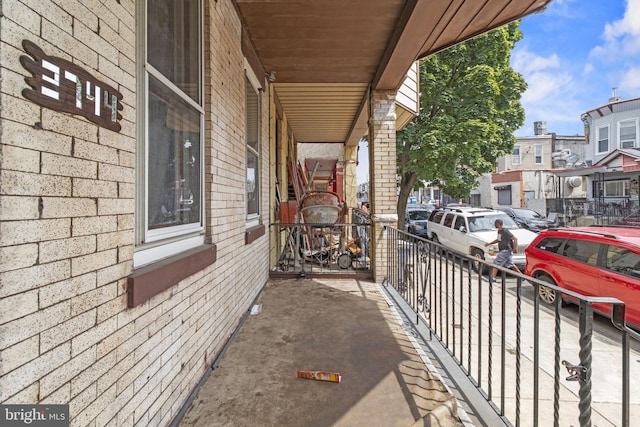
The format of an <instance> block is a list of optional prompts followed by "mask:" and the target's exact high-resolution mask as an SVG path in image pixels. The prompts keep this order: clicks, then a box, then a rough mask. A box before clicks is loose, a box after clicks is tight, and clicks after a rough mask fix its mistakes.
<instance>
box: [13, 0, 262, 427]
mask: <svg viewBox="0 0 640 427" xmlns="http://www.w3.org/2000/svg"><path fill="white" fill-rule="evenodd" d="M209 3H210V4H209ZM209 3H208V5H207V7H211V10H210V11H209V12H210V13H209V14H208V16H209V17H210V19H211V21H210V22H209V23H207V24H206V25H205V26H206V29H205V48H206V49H209V50H210V51H211V52H210V55H208V56H207V57H208V58H210V62H209V63H208V64H206V65H205V69H207V70H208V72H209V73H210V75H211V76H212V78H213V79H215V80H213V81H208V82H206V84H205V86H206V88H205V91H206V98H207V102H206V105H207V108H208V109H210V110H207V111H206V116H205V118H206V125H205V128H206V129H207V131H206V135H205V136H206V138H205V141H204V142H205V154H206V159H207V160H206V162H207V169H206V171H205V175H206V189H207V197H206V198H207V201H208V202H207V210H206V214H205V217H206V228H207V234H208V235H210V236H211V240H212V241H213V243H215V244H216V245H217V249H218V260H217V262H216V263H215V264H214V265H212V266H211V267H209V268H207V269H206V270H204V271H201V272H199V273H197V274H195V275H193V276H192V277H189V278H187V279H185V280H184V281H182V282H181V283H179V284H177V285H175V286H174V287H173V288H171V289H169V290H167V291H165V292H162V293H160V294H159V295H156V296H154V297H153V298H151V299H150V300H149V301H147V302H145V303H143V304H141V305H139V306H137V307H135V308H127V305H126V304H127V298H126V297H127V295H126V278H127V276H128V275H129V274H131V272H132V271H133V262H132V258H133V252H134V246H133V243H134V227H135V223H134V209H135V196H136V187H135V176H136V175H135V166H136V139H135V137H136V123H137V120H138V118H137V116H136V111H135V106H136V80H135V69H136V63H135V59H136V52H135V37H136V35H135V33H134V29H135V28H136V22H135V2H132V1H123V2H113V4H109V5H107V4H106V3H104V2H97V1H96V2H93V1H92V2H80V1H76V0H65V1H63V0H42V1H38V2H32V1H28V2H27V1H26V0H25V1H20V0H16V1H12V2H9V3H7V4H6V5H5V4H3V14H4V15H3V16H2V17H1V18H0V20H1V22H0V35H1V38H2V40H1V43H2V46H1V49H0V52H2V65H1V66H0V73H1V75H0V77H2V78H0V107H1V110H0V120H1V121H2V122H1V123H0V125H1V126H2V132H3V134H2V141H1V145H0V150H2V153H1V154H2V156H0V159H1V161H2V164H1V165H0V275H1V276H0V283H1V286H0V298H2V299H1V300H0V402H2V403H37V402H43V403H45V402H46V403H69V405H70V415H71V425H72V426H93V425H95V426H104V425H114V426H121V425H133V424H134V423H138V424H139V425H167V424H169V423H170V422H171V420H172V419H173V418H174V417H175V415H176V414H177V412H178V411H179V409H180V407H181V406H182V404H183V403H184V402H185V401H186V399H187V397H188V396H189V393H190V392H191V391H192V390H193V388H194V387H195V386H196V384H197V383H198V381H199V380H200V378H201V377H202V375H203V374H204V373H205V371H206V370H207V369H208V367H209V366H210V365H211V363H212V362H213V360H214V358H215V356H216V355H217V354H218V353H219V352H220V350H221V348H222V346H223V345H224V343H225V341H226V339H227V337H228V336H229V335H230V334H231V333H232V332H233V330H234V329H235V327H236V326H237V325H238V322H239V320H240V318H241V316H242V315H243V314H244V313H245V312H246V310H247V309H248V308H249V307H250V303H251V302H252V301H253V299H254V298H255V296H256V295H257V293H258V292H259V290H260V289H261V288H262V286H263V285H264V284H265V282H266V280H267V277H268V271H269V268H268V267H269V265H268V241H267V239H268V237H267V236H268V235H269V233H266V234H265V236H264V237H262V238H260V239H258V240H256V241H255V242H253V243H252V244H251V245H250V246H246V245H245V244H244V239H245V236H244V232H245V228H246V227H245V210H246V206H245V203H246V202H245V175H246V171H245V147H244V136H243V135H244V119H243V115H244V70H243V64H244V61H243V57H242V53H241V50H240V34H241V27H240V21H239V19H238V17H237V15H236V12H235V9H234V6H233V4H232V3H231V1H230V0H218V1H217V2H209ZM23 39H27V40H30V41H32V42H34V43H36V44H37V45H38V46H40V47H42V49H43V50H44V51H45V53H47V54H48V55H54V56H59V57H61V58H64V59H67V60H70V61H72V62H74V63H76V64H78V66H81V67H83V68H85V69H86V70H87V71H88V72H89V73H91V74H92V75H94V76H95V77H96V78H98V79H100V80H102V81H104V82H106V83H109V84H111V85H112V86H114V87H116V88H117V89H118V90H119V91H120V92H121V93H122V94H123V95H124V99H123V105H124V110H123V111H122V115H123V120H122V121H121V125H122V130H121V132H119V133H115V132H112V131H109V130H106V129H103V128H100V127H98V126H97V125H95V124H93V123H91V122H89V121H87V120H85V119H84V118H82V117H79V116H74V115H70V114H66V113H60V112H57V111H54V110H50V109H47V108H42V107H39V106H38V105H36V104H34V103H32V102H30V101H28V100H26V99H25V98H23V97H22V95H21V92H22V90H23V89H24V88H25V83H24V77H25V76H27V75H28V72H27V71H26V70H24V68H22V66H21V65H20V63H19V57H20V56H21V55H24V54H25V52H24V51H23V49H22V45H21V42H22V40H23ZM219 81H223V82H224V83H225V84H224V85H221V84H219V83H218V82H219ZM262 93H263V95H262V96H263V98H262V101H263V108H262V112H263V129H262V135H263V142H262V146H261V153H262V163H261V167H262V170H261V176H260V182H261V185H262V191H261V194H262V202H261V212H262V215H263V216H262V223H263V224H265V225H266V226H267V227H268V224H269V222H270V218H269V216H268V215H269V205H268V194H269V175H268V171H269V158H268V153H269V142H268V135H269V128H268V120H267V119H268V112H269V108H268V103H269V100H268V98H267V96H266V94H268V93H269V91H263V92H262ZM249 263H250V264H251V265H252V267H253V268H251V269H250V270H249V271H247V269H246V268H245V267H246V265H248V264H249Z"/></svg>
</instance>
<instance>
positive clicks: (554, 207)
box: [475, 91, 640, 225]
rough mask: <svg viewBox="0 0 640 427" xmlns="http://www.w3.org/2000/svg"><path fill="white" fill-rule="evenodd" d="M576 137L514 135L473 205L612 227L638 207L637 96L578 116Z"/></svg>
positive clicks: (539, 129)
mask: <svg viewBox="0 0 640 427" xmlns="http://www.w3.org/2000/svg"><path fill="white" fill-rule="evenodd" d="M581 120H582V122H583V124H584V129H585V132H584V135H574V136H570V135H564V136H562V135H557V134H555V133H553V132H547V129H546V123H545V122H535V123H534V135H533V136H528V137H518V140H517V142H516V145H515V147H514V150H513V152H512V153H511V155H508V156H504V157H502V158H500V159H499V161H498V165H497V168H496V172H495V173H493V174H491V175H487V176H484V177H482V179H481V183H480V186H479V187H478V189H477V190H475V192H476V193H477V194H478V199H477V200H476V203H475V204H476V205H482V206H498V205H502V206H512V207H528V208H531V209H534V210H536V211H538V212H540V213H542V214H548V213H551V212H556V213H558V214H559V215H561V216H564V217H566V219H567V223H568V224H570V225H578V224H580V225H584V224H591V223H602V222H616V221H619V220H621V218H623V217H624V216H626V215H630V214H633V213H634V212H637V210H638V193H639V189H640V186H639V185H638V182H639V179H640V145H639V142H638V135H640V99H638V98H632V99H628V100H623V99H621V98H620V97H618V96H616V95H615V91H614V94H613V96H612V97H611V98H610V99H609V102H608V103H607V104H605V105H602V106H600V107H597V108H594V109H592V110H589V111H587V112H585V113H584V114H582V116H581Z"/></svg>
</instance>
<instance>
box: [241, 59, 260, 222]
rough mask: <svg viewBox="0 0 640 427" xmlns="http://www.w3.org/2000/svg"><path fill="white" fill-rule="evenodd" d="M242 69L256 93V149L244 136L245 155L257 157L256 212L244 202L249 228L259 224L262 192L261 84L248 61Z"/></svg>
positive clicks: (245, 61)
mask: <svg viewBox="0 0 640 427" xmlns="http://www.w3.org/2000/svg"><path fill="white" fill-rule="evenodd" d="M244 71H245V77H246V79H247V80H248V81H249V83H250V84H251V86H252V87H253V90H254V91H255V93H256V96H257V97H258V129H257V135H258V150H253V148H252V147H250V146H249V140H248V138H246V136H245V144H246V150H247V157H248V154H249V151H252V152H253V154H255V155H256V156H257V157H258V168H257V173H256V174H255V175H256V176H255V186H256V187H257V191H258V196H257V197H258V206H257V210H258V212H257V213H249V207H248V204H249V200H248V199H247V203H245V209H247V217H246V228H247V229H249V228H251V227H255V226H257V225H259V224H260V204H261V199H260V197H261V194H262V188H261V186H260V184H261V182H262V180H261V173H262V171H261V166H262V157H261V156H262V154H261V150H260V148H261V145H262V96H261V94H262V85H261V84H260V80H259V79H258V77H257V76H256V74H255V73H254V72H253V68H251V66H250V64H249V62H248V61H247V60H246V58H245V60H244ZM245 108H246V94H245ZM247 113H248V112H247V111H245V114H247ZM246 131H247V129H245V132H246ZM247 185H249V183H248V182H247ZM245 194H248V192H247V191H245Z"/></svg>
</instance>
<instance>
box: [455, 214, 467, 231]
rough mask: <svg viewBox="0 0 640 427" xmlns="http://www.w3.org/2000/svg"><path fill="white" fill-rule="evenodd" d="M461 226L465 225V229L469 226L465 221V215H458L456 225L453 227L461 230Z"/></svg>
mask: <svg viewBox="0 0 640 427" xmlns="http://www.w3.org/2000/svg"><path fill="white" fill-rule="evenodd" d="M460 227H464V228H465V229H466V228H467V226H466V225H465V223H464V217H462V216H460V215H458V216H457V217H456V222H455V226H454V227H453V228H455V229H456V230H460Z"/></svg>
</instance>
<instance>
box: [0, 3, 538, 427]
mask: <svg viewBox="0 0 640 427" xmlns="http://www.w3.org/2000/svg"><path fill="white" fill-rule="evenodd" d="M548 3H549V0H526V1H522V0H488V1H484V2H463V1H459V0H437V1H425V0H422V1H421V0H416V1H405V0H393V1H388V0H357V1H350V2H344V1H337V0H333V1H309V0H299V1H288V2H284V1H250V0H234V1H232V0H182V1H174V0H157V1H150V0H148V1H145V0H117V1H109V2H104V1H102V2H78V1H62V0H42V1H38V2H30V1H20V0H15V1H11V2H3V3H2V6H1V7H2V13H1V14H0V24H1V25H0V36H1V52H2V63H1V65H0V97H1V99H0V102H1V105H2V108H1V112H0V135H1V138H2V140H1V150H2V155H1V162H2V164H1V171H0V172H1V174H0V263H1V264H0V267H1V268H0V298H1V300H0V403H4V404H36V403H42V404H54V403H60V404H68V405H69V414H70V419H71V425H73V426H84V425H168V424H170V423H171V421H172V420H173V419H174V418H175V417H176V415H177V414H178V412H179V411H180V409H181V407H182V406H183V405H184V404H185V402H186V401H187V399H188V397H189V395H190V394H191V393H192V391H193V390H194V389H195V388H196V386H197V384H198V382H199V381H200V379H201V378H202V377H203V375H204V374H205V373H206V372H207V370H208V369H210V366H211V365H212V363H213V362H214V361H215V359H216V357H217V356H218V355H219V353H220V352H221V350H222V349H223V348H224V345H225V343H226V342H227V340H228V339H229V337H230V336H231V335H232V334H233V332H234V330H235V329H236V328H237V327H238V325H239V324H240V322H241V319H242V318H243V316H244V315H245V314H246V313H247V311H248V309H249V308H250V307H251V304H252V302H253V301H254V300H255V298H256V297H257V296H258V295H259V293H260V291H261V289H262V288H263V287H264V286H265V284H266V283H267V281H268V280H269V272H270V270H271V268H272V267H273V265H274V263H275V256H274V252H275V249H274V248H275V246H276V245H277V242H278V240H277V239H276V236H274V232H273V231H272V229H271V227H270V226H271V224H273V223H274V222H277V220H278V218H276V217H275V215H274V212H275V211H276V207H277V206H276V205H277V203H281V202H283V201H286V200H287V197H288V195H287V192H286V191H280V189H284V188H287V187H288V180H289V177H288V173H287V164H288V162H297V161H298V160H299V159H300V157H299V155H298V151H300V152H305V153H306V154H304V155H305V158H309V159H315V158H321V159H323V158H330V159H333V160H335V161H334V162H330V164H331V167H332V168H334V169H335V170H338V169H339V172H340V174H342V175H343V177H344V178H342V180H341V181H337V182H338V183H337V184H336V183H335V182H334V183H333V184H332V185H334V186H336V187H339V188H336V189H337V190H339V191H340V192H341V194H343V195H344V198H345V200H346V202H347V204H349V205H350V206H355V205H356V197H357V196H356V193H357V189H356V185H355V180H354V179H353V178H354V177H355V164H354V160H355V158H356V155H357V154H356V153H357V145H358V142H359V141H360V139H361V138H362V137H363V136H365V135H366V136H367V137H368V140H369V146H370V149H369V153H368V155H369V164H370V167H371V170H372V171H375V173H372V174H370V175H371V181H370V183H369V184H370V186H369V194H368V197H369V202H370V206H371V212H372V220H373V223H374V233H373V235H372V242H373V244H372V253H371V258H372V275H373V279H374V280H375V281H377V282H381V281H382V279H383V278H384V272H385V264H384V263H385V259H386V258H385V253H386V248H385V246H384V239H383V227H384V226H385V225H387V224H390V225H395V221H396V219H397V216H396V214H395V206H396V180H395V177H396V167H395V131H396V129H398V128H399V127H401V126H402V125H403V124H404V123H407V122H408V120H410V119H411V117H413V116H414V115H415V114H416V113H417V87H418V86H417V85H418V79H417V75H416V69H417V68H416V65H415V61H417V60H418V59H419V58H421V57H424V56H426V55H429V54H431V53H434V52H437V51H439V50H442V49H445V48H446V47H448V46H451V45H452V44H455V43H457V42H459V41H462V40H465V39H468V38H470V37H473V36H475V35H478V34H481V33H483V32H485V31H487V30H489V29H491V28H495V27H497V26H499V25H503V24H505V23H507V22H510V21H512V20H514V19H519V18H520V17H522V16H525V15H527V14H530V13H534V12H538V11H540V10H542V9H543V8H544V7H545V6H546V4H548ZM412 70H413V72H412ZM304 144H321V145H325V146H327V147H330V149H329V150H327V152H328V153H324V152H323V151H322V150H318V147H317V146H310V147H309V149H302V147H303V146H304ZM328 182H329V179H327V183H328ZM327 185H328V184H327Z"/></svg>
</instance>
